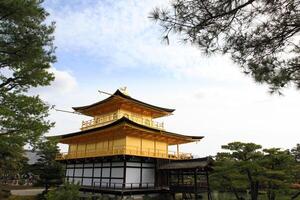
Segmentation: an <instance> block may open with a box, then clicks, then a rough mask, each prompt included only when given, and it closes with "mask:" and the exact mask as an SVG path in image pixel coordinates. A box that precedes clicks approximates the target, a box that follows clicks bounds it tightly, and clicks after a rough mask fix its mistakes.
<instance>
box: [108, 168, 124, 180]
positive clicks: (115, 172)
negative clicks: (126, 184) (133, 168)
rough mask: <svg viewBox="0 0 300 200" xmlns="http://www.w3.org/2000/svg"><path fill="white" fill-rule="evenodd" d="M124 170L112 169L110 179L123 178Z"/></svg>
mask: <svg viewBox="0 0 300 200" xmlns="http://www.w3.org/2000/svg"><path fill="white" fill-rule="evenodd" d="M123 173H124V168H112V169H111V177H115V178H123Z"/></svg>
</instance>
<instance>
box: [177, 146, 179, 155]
mask: <svg viewBox="0 0 300 200" xmlns="http://www.w3.org/2000/svg"><path fill="white" fill-rule="evenodd" d="M177 158H179V144H177Z"/></svg>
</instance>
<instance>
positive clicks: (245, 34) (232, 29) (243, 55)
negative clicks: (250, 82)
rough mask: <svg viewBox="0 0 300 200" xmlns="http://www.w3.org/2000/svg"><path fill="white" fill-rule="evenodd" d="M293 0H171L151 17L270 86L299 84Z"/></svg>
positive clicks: (299, 25) (298, 21) (298, 8)
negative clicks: (229, 56)
mask: <svg viewBox="0 0 300 200" xmlns="http://www.w3.org/2000/svg"><path fill="white" fill-rule="evenodd" d="M299 12H300V4H299V0H288V1H287V0H276V1H274V0H246V1H244V0H189V1H188V0H172V3H171V8H170V9H162V8H155V9H154V11H153V12H152V13H151V16H150V17H151V18H152V19H154V20H155V21H157V22H159V23H160V25H161V26H162V27H163V28H164V30H165V36H164V38H165V39H166V40H167V41H169V33H170V32H175V33H179V34H180V35H181V36H182V39H183V41H184V42H190V43H191V44H194V45H196V46H198V47H199V48H200V49H201V50H202V52H204V53H206V54H212V53H215V52H217V53H222V54H230V55H231V58H232V60H233V61H234V62H236V63H237V64H238V65H239V66H241V67H242V69H243V71H244V72H245V73H246V74H250V75H251V76H252V77H253V78H254V79H255V80H256V81H258V82H260V83H267V84H268V85H269V86H270V89H271V92H274V91H278V92H280V89H281V88H284V87H286V86H288V85H289V84H291V83H292V84H294V85H295V86H296V87H297V88H298V89H299V88H300V64H299V60H300V57H299V55H300V42H299V34H300V17H299Z"/></svg>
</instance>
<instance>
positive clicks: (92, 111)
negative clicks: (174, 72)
mask: <svg viewBox="0 0 300 200" xmlns="http://www.w3.org/2000/svg"><path fill="white" fill-rule="evenodd" d="M122 104H127V105H129V106H132V107H136V108H137V109H140V110H142V111H145V112H148V113H151V115H152V117H153V118H157V117H163V116H166V115H169V114H171V113H172V112H174V111H175V109H169V108H162V107H158V106H154V105H151V104H148V103H145V102H142V101H139V100H137V99H134V98H132V97H130V96H128V95H126V94H124V93H122V92H121V91H120V90H117V91H116V92H115V93H114V94H112V95H111V96H110V97H108V98H106V99H104V100H102V101H99V102H97V103H94V104H91V105H87V106H80V107H72V108H73V109H74V110H75V111H76V112H80V113H82V114H84V115H88V116H95V115H97V114H103V113H105V112H107V111H106V110H107V109H108V108H109V106H120V105H122Z"/></svg>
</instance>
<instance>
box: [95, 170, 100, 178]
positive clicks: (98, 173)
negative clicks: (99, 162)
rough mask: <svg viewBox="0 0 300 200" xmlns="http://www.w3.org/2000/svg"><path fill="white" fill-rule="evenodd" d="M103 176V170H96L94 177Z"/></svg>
mask: <svg viewBox="0 0 300 200" xmlns="http://www.w3.org/2000/svg"><path fill="white" fill-rule="evenodd" d="M100 176H101V168H95V169H94V177H96V178H100Z"/></svg>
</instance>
